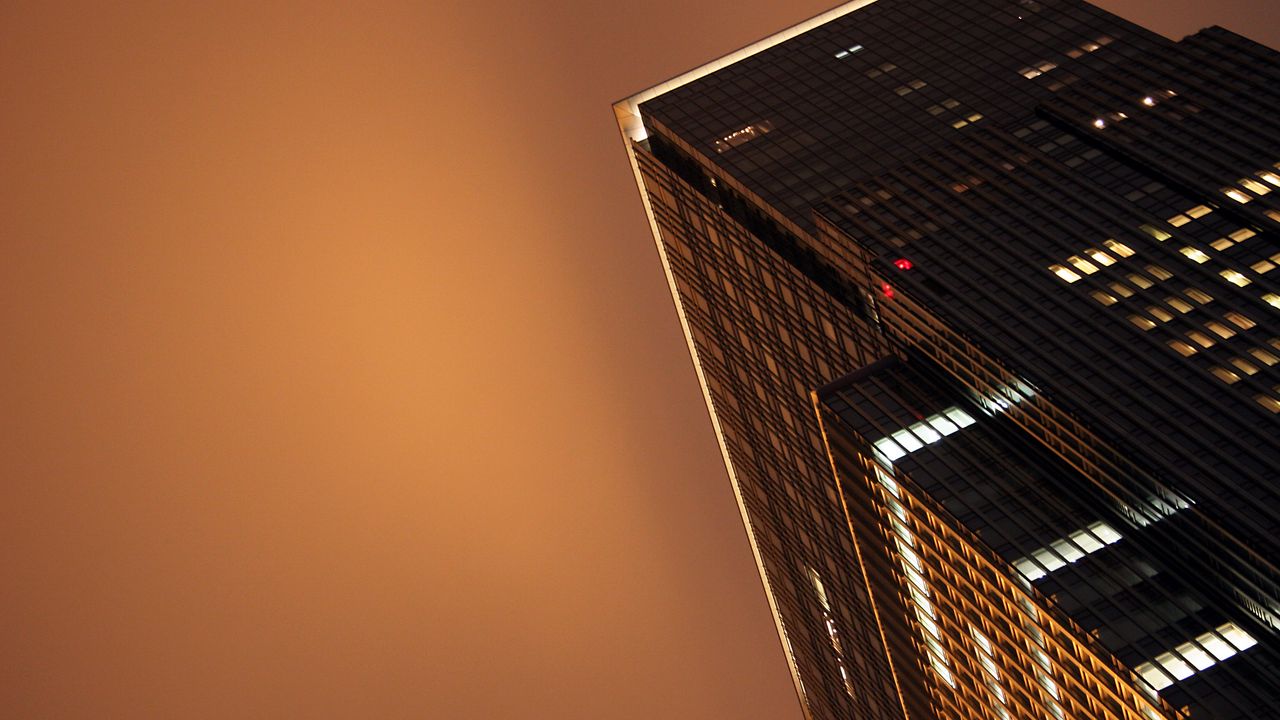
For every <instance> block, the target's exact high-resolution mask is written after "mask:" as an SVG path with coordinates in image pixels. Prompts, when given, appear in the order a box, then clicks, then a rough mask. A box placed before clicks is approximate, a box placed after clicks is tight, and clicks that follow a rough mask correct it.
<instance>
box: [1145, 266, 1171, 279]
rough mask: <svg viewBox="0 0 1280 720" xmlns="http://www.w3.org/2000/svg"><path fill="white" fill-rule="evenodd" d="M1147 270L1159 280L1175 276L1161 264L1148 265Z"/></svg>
mask: <svg viewBox="0 0 1280 720" xmlns="http://www.w3.org/2000/svg"><path fill="white" fill-rule="evenodd" d="M1147 272H1149V273H1151V276H1152V277H1154V278H1155V279H1157V280H1168V279H1169V278H1171V277H1173V273H1171V272H1169V271H1168V270H1165V269H1164V268H1162V267H1160V266H1159V265H1148V266H1147Z"/></svg>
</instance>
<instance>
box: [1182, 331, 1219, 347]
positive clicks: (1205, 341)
mask: <svg viewBox="0 0 1280 720" xmlns="http://www.w3.org/2000/svg"><path fill="white" fill-rule="evenodd" d="M1187 337H1188V338H1190V339H1191V341H1192V342H1194V343H1195V344H1197V345H1199V346H1200V347H1206V348H1207V347H1213V346H1214V340H1213V338H1211V337H1209V336H1208V335H1205V334H1204V333H1202V332H1200V331H1198V330H1192V331H1191V332H1188V333H1187Z"/></svg>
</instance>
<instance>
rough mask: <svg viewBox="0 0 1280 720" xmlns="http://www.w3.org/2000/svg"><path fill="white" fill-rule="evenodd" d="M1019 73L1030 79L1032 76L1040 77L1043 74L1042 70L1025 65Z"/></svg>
mask: <svg viewBox="0 0 1280 720" xmlns="http://www.w3.org/2000/svg"><path fill="white" fill-rule="evenodd" d="M1018 74H1019V75H1021V76H1022V77H1024V78H1026V79H1028V80H1030V79H1031V78H1034V77H1039V76H1040V75H1041V72H1040V71H1039V70H1037V69H1035V68H1033V67H1025V68H1022V69H1021V70H1019V71H1018Z"/></svg>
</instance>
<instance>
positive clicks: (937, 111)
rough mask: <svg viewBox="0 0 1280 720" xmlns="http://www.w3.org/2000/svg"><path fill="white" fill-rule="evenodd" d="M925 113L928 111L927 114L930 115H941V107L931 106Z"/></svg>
mask: <svg viewBox="0 0 1280 720" xmlns="http://www.w3.org/2000/svg"><path fill="white" fill-rule="evenodd" d="M927 111H928V113H929V114H930V115H941V114H942V106H941V105H931V106H930V107H928V108H927Z"/></svg>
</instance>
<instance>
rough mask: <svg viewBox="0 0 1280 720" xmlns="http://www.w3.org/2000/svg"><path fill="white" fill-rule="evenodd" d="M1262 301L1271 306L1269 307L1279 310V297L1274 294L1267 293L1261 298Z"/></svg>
mask: <svg viewBox="0 0 1280 720" xmlns="http://www.w3.org/2000/svg"><path fill="white" fill-rule="evenodd" d="M1262 299H1263V300H1266V301H1267V303H1268V304H1269V305H1271V307H1273V308H1280V295H1277V294H1275V293H1267V294H1266V295H1263V296H1262Z"/></svg>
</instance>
